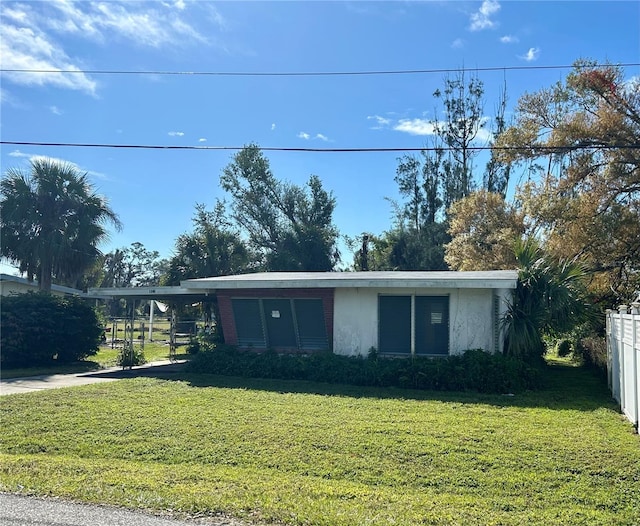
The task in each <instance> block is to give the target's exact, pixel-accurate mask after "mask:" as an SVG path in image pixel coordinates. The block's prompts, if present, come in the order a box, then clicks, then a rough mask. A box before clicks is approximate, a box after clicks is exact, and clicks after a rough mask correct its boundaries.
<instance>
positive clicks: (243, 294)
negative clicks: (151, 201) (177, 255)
mask: <svg viewBox="0 0 640 526" xmlns="http://www.w3.org/2000/svg"><path fill="white" fill-rule="evenodd" d="M516 282H517V272H516V271H487V272H417V271H414V272H396V271H393V272H269V273H257V274H242V275H235V276H219V277H212V278H200V279H191V280H186V281H183V282H182V283H181V288H182V289H187V290H189V291H191V292H200V293H205V294H215V295H216V296H217V299H218V306H219V309H220V318H221V319H220V323H221V324H222V328H223V331H224V335H225V340H226V342H227V343H229V344H231V345H237V346H238V347H240V348H248V349H255V350H264V349H275V350H277V351H283V352H312V351H317V350H332V351H333V352H334V353H337V354H343V355H366V354H367V353H368V352H369V350H370V349H371V348H375V349H377V351H378V352H379V353H381V354H387V355H412V354H415V355H423V356H443V355H448V354H460V353H462V352H463V351H465V350H468V349H483V350H485V351H490V352H501V351H502V341H503V338H502V334H501V327H500V319H501V318H502V315H503V314H504V312H505V310H506V306H507V301H508V300H509V299H510V297H511V290H512V289H515V287H516Z"/></svg>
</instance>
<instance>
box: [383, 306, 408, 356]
mask: <svg viewBox="0 0 640 526" xmlns="http://www.w3.org/2000/svg"><path fill="white" fill-rule="evenodd" d="M378 313H379V318H378V319H379V326H378V347H379V349H378V350H379V351H380V352H382V353H402V354H410V353H411V296H380V297H379V300H378Z"/></svg>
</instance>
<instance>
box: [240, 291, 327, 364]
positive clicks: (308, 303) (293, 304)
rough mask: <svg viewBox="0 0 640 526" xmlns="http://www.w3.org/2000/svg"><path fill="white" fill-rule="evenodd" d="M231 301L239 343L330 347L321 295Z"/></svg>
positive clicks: (311, 348) (266, 345) (242, 344)
mask: <svg viewBox="0 0 640 526" xmlns="http://www.w3.org/2000/svg"><path fill="white" fill-rule="evenodd" d="M231 303H232V306H233V315H234V320H235V324H236V334H237V336H238V345H239V346H240V347H257V348H261V349H265V348H267V347H273V348H274V349H300V350H305V351H306V350H322V349H329V339H328V338H327V329H326V326H325V319H324V309H323V306H322V300H320V299H315V298H314V299H309V298H296V299H289V298H260V299H257V298H256V299H253V298H252V299H244V298H234V299H232V300H231Z"/></svg>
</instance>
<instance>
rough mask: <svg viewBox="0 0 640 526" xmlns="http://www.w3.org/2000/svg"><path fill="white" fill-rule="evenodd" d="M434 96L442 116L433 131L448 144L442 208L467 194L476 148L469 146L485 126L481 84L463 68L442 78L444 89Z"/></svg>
mask: <svg viewBox="0 0 640 526" xmlns="http://www.w3.org/2000/svg"><path fill="white" fill-rule="evenodd" d="M434 96H435V97H436V98H438V99H441V100H442V103H443V105H444V115H445V118H444V120H442V121H439V120H437V121H436V122H435V131H436V133H437V135H438V137H439V138H440V139H441V140H442V142H443V143H444V145H445V146H446V147H447V155H446V157H445V159H444V161H443V171H444V188H443V197H444V198H443V201H444V206H445V209H448V208H449V206H451V205H452V204H453V203H455V202H456V201H458V200H459V199H462V198H463V197H466V196H467V195H469V194H470V193H471V192H472V191H473V190H474V188H475V186H476V183H475V181H474V175H473V173H474V172H473V161H474V158H475V157H476V156H477V155H478V152H477V151H476V150H474V149H473V148H472V145H473V143H474V142H475V141H476V140H477V139H478V138H479V137H480V132H481V130H482V129H483V128H484V127H485V124H486V119H485V118H484V98H483V97H484V85H483V83H482V81H481V80H480V79H479V78H478V77H476V76H472V77H471V78H470V79H468V80H467V78H466V76H465V72H464V71H462V72H460V73H458V74H457V75H456V76H455V77H453V78H452V77H447V78H445V80H444V89H443V90H442V91H440V90H436V91H435V92H434Z"/></svg>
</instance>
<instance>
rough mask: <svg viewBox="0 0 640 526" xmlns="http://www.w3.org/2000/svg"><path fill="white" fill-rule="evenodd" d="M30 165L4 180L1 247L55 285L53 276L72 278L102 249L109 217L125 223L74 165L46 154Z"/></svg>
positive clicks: (0, 187) (43, 285)
mask: <svg viewBox="0 0 640 526" xmlns="http://www.w3.org/2000/svg"><path fill="white" fill-rule="evenodd" d="M30 168H31V169H30V171H29V173H25V172H23V171H22V170H19V169H14V168H11V169H9V170H7V172H6V174H5V177H4V178H3V179H2V182H0V193H1V195H2V200H1V201H0V205H1V207H2V218H1V219H0V226H1V227H2V239H1V243H0V248H1V250H0V253H1V254H2V256H3V257H5V258H7V259H8V260H9V261H12V262H14V263H17V264H18V265H19V270H20V271H21V272H22V273H26V275H27V278H28V279H29V280H33V278H34V277H35V276H36V275H37V276H38V278H39V283H38V284H39V288H40V289H41V290H45V291H50V290H51V282H52V277H53V276H55V277H56V278H57V279H59V280H61V281H62V282H65V283H72V282H73V281H75V280H76V279H77V278H78V277H79V276H80V275H82V273H83V272H84V271H85V270H86V269H87V268H88V267H90V266H91V264H92V263H93V262H94V261H95V260H96V258H98V257H99V256H100V255H101V254H100V251H99V250H98V248H97V247H98V245H99V243H100V242H101V241H103V240H105V239H106V238H107V236H108V232H107V230H106V228H105V225H106V224H107V223H112V224H113V225H114V226H115V227H116V228H117V229H120V227H121V224H120V221H119V219H118V216H117V215H116V214H115V212H113V210H111V208H109V206H108V204H107V202H106V200H105V199H104V198H103V197H102V196H100V195H98V194H96V193H95V191H94V189H93V186H92V185H91V183H90V182H89V181H88V178H87V174H86V173H85V174H83V173H82V172H80V171H79V170H78V169H77V168H76V167H75V166H74V165H72V164H69V163H61V162H59V161H56V160H53V159H47V158H44V159H34V160H32V161H31V167H30Z"/></svg>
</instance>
